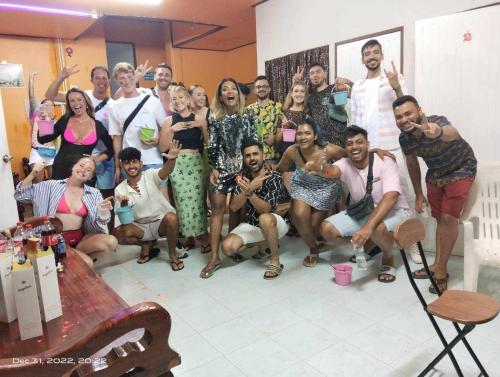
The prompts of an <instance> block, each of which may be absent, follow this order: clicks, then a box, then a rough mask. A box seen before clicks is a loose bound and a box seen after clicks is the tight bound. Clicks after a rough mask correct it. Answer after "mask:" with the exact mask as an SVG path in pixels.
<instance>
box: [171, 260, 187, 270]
mask: <svg viewBox="0 0 500 377" xmlns="http://www.w3.org/2000/svg"><path fill="white" fill-rule="evenodd" d="M170 267H171V268H172V271H180V270H182V269H183V268H184V262H183V261H181V260H171V261H170Z"/></svg>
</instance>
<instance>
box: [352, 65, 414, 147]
mask: <svg viewBox="0 0 500 377" xmlns="http://www.w3.org/2000/svg"><path fill="white" fill-rule="evenodd" d="M398 77H399V85H401V90H402V91H403V94H406V93H407V92H408V91H407V89H406V84H405V82H404V79H403V76H401V75H398ZM379 80H380V83H379V91H378V137H377V138H375V140H377V139H378V145H370V147H371V148H382V149H388V150H393V149H398V148H399V134H400V131H399V128H398V127H397V125H396V118H395V117H394V111H393V109H392V103H393V102H394V101H395V100H396V98H397V96H396V92H395V91H394V89H392V87H391V84H389V80H388V79H387V77H386V76H385V75H384V74H381V75H380V76H379ZM365 82H366V78H364V79H362V80H359V81H357V82H356V83H355V84H354V85H353V87H352V90H351V124H355V125H356V126H359V127H361V128H364V129H365V130H368V128H369V127H368V124H365V119H366V103H367V99H366V88H365ZM369 136H370V135H368V137H369ZM369 139H370V137H369Z"/></svg>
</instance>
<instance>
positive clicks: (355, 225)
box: [325, 208, 410, 237]
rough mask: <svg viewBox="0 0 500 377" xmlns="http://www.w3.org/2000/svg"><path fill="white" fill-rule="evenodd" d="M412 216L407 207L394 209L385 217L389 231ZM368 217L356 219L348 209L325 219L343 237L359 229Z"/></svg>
mask: <svg viewBox="0 0 500 377" xmlns="http://www.w3.org/2000/svg"><path fill="white" fill-rule="evenodd" d="M409 217H410V210H409V209H407V208H398V209H395V210H392V211H391V212H389V213H388V214H387V216H386V217H385V219H384V224H385V226H386V228H387V230H388V231H389V232H393V231H394V229H396V227H397V226H398V225H399V224H400V223H402V222H403V221H405V220H406V219H408V218H409ZM367 220H368V217H365V218H364V219H362V220H354V219H353V218H352V217H350V216H348V215H347V213H346V211H342V212H339V213H336V214H335V215H333V216H330V217H328V218H327V219H326V220H325V221H328V222H329V223H330V224H332V225H333V226H334V227H335V228H336V229H337V230H338V231H339V233H340V235H341V236H342V237H350V236H352V235H353V234H354V233H356V232H357V231H358V230H360V229H361V228H362V227H363V225H365V224H366V221H367Z"/></svg>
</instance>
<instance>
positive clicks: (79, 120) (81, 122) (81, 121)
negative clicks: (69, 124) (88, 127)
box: [76, 116, 90, 124]
mask: <svg viewBox="0 0 500 377" xmlns="http://www.w3.org/2000/svg"><path fill="white" fill-rule="evenodd" d="M89 119H90V117H89V116H87V118H85V119H83V120H81V119H80V118H76V120H77V121H78V122H79V123H80V124H83V123H84V122H87V121H88V120H89Z"/></svg>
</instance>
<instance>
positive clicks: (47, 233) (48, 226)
mask: <svg viewBox="0 0 500 377" xmlns="http://www.w3.org/2000/svg"><path fill="white" fill-rule="evenodd" d="M41 235H42V245H43V250H48V249H49V247H50V248H52V251H53V252H54V259H55V262H56V266H57V265H58V263H59V255H58V253H57V237H56V229H55V228H54V226H53V225H52V223H51V222H50V218H49V217H45V218H44V219H43V226H42V232H41Z"/></svg>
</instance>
